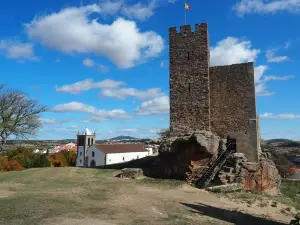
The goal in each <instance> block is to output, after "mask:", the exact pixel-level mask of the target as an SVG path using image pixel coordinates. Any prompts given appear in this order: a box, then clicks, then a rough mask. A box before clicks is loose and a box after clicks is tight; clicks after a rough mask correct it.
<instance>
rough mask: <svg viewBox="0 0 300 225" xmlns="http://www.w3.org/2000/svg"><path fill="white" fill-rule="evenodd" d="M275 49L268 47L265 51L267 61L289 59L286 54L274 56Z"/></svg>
mask: <svg viewBox="0 0 300 225" xmlns="http://www.w3.org/2000/svg"><path fill="white" fill-rule="evenodd" d="M275 52H276V49H268V50H267V51H266V58H267V60H268V62H270V63H272V62H283V61H286V60H288V59H289V57H287V56H275Z"/></svg>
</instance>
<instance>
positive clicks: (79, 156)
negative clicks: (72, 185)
mask: <svg viewBox="0 0 300 225" xmlns="http://www.w3.org/2000/svg"><path fill="white" fill-rule="evenodd" d="M76 166H84V148H83V146H79V147H78V152H77V159H76Z"/></svg>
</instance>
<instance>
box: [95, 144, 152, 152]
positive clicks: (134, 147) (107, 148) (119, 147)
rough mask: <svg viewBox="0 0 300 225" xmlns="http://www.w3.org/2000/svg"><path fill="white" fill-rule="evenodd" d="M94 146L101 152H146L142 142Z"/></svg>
mask: <svg viewBox="0 0 300 225" xmlns="http://www.w3.org/2000/svg"><path fill="white" fill-rule="evenodd" d="M94 146H95V147H96V148H97V149H99V150H100V151H101V152H103V153H124V152H148V151H147V150H146V149H145V145H144V144H98V145H94Z"/></svg>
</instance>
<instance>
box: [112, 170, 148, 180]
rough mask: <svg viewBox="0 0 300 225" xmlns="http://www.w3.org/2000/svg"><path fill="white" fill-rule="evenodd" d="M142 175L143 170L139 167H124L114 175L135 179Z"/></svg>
mask: <svg viewBox="0 0 300 225" xmlns="http://www.w3.org/2000/svg"><path fill="white" fill-rule="evenodd" d="M140 176H143V170H142V169H140V168H124V169H122V170H121V172H120V173H119V174H117V175H116V177H119V178H131V179H136V178H138V177H140Z"/></svg>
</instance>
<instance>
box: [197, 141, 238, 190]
mask: <svg viewBox="0 0 300 225" xmlns="http://www.w3.org/2000/svg"><path fill="white" fill-rule="evenodd" d="M234 152H235V150H234V149H233V148H232V145H231V143H229V145H228V146H227V148H226V150H223V151H221V152H220V153H219V155H218V157H217V158H216V159H215V160H213V161H210V162H209V163H208V164H210V166H209V167H207V168H206V169H205V170H204V171H203V172H202V175H201V177H200V179H199V180H198V181H197V182H196V186H197V187H198V188H206V187H207V186H208V185H209V184H210V183H211V181H212V180H213V179H214V178H215V176H216V175H217V173H218V172H219V171H220V170H221V169H222V167H223V166H224V164H225V163H226V161H227V159H228V158H229V157H230V155H231V154H232V153H234Z"/></svg>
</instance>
